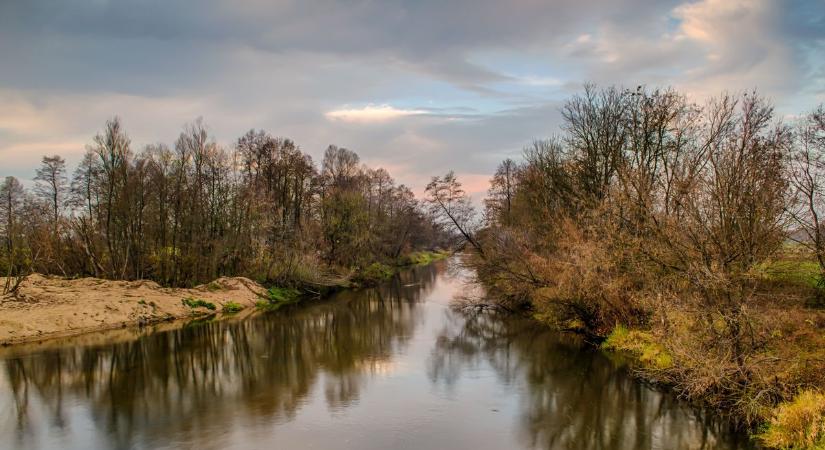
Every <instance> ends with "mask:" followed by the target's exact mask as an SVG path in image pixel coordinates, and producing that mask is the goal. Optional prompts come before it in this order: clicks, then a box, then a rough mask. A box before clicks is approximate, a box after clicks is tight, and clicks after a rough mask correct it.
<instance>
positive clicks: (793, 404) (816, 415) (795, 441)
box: [758, 391, 825, 450]
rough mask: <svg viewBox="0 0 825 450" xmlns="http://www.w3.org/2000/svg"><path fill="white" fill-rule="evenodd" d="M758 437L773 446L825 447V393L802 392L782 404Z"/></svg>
mask: <svg viewBox="0 0 825 450" xmlns="http://www.w3.org/2000/svg"><path fill="white" fill-rule="evenodd" d="M758 438H759V440H760V441H762V443H763V444H764V445H766V446H768V447H773V448H781V449H812V450H823V449H825V394H821V393H818V392H814V391H802V392H801V393H799V395H797V396H796V397H795V398H794V399H793V401H790V402H786V403H782V404H781V405H779V406H778V407H777V408H776V409H775V410H774V414H773V417H772V418H771V420H770V422H768V424H767V427H766V428H765V431H764V432H763V433H761V434H759V435H758Z"/></svg>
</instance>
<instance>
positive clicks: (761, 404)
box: [427, 85, 825, 421]
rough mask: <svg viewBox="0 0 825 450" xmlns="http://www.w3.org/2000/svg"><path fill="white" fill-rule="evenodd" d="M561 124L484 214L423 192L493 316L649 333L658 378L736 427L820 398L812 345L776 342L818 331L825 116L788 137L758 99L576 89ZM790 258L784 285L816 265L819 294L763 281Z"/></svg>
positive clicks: (441, 184) (437, 183)
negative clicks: (516, 313)
mask: <svg viewBox="0 0 825 450" xmlns="http://www.w3.org/2000/svg"><path fill="white" fill-rule="evenodd" d="M561 114H562V118H563V126H562V130H561V133H560V134H559V135H557V136H555V137H552V138H550V139H546V140H539V141H535V142H533V143H532V144H530V145H529V146H528V147H526V148H525V149H524V152H523V157H522V160H521V161H518V162H517V161H514V160H511V159H507V160H505V161H503V162H502V163H501V164H500V165H499V167H498V169H497V170H496V172H495V175H494V176H493V178H492V180H491V184H490V189H489V192H488V195H487V198H486V199H485V201H484V208H483V214H481V215H480V216H479V215H478V214H475V211H474V209H473V207H472V204H471V202H469V201H468V199H467V196H466V194H465V193H464V192H463V191H462V190H461V185H460V182H459V180H458V179H457V178H456V177H455V175H454V174H453V173H448V174H447V175H446V176H439V177H434V178H433V180H432V182H431V183H430V185H429V186H428V188H427V196H428V200H429V202H430V204H431V205H434V206H435V208H436V210H437V212H438V214H440V215H439V216H437V217H440V219H441V220H442V221H443V222H445V223H450V224H451V226H453V227H454V228H455V229H457V230H458V232H459V233H460V234H461V235H463V236H464V237H465V240H466V242H467V243H468V244H469V246H470V247H472V248H475V249H476V251H475V252H474V254H475V256H474V257H473V258H472V265H473V266H474V267H475V269H476V270H477V272H478V276H479V279H480V280H481V281H482V282H483V283H484V284H485V285H486V286H487V288H488V292H489V293H490V294H491V295H493V296H494V297H495V298H496V299H497V301H498V302H499V305H500V306H502V307H505V308H508V309H516V308H528V309H530V310H532V311H533V312H534V314H535V315H536V316H537V317H540V318H541V319H542V320H545V321H548V322H551V323H553V324H555V325H557V326H558V327H560V328H562V329H572V330H576V331H578V332H581V333H584V334H585V335H587V336H590V337H591V338H593V339H595V340H597V341H598V340H601V339H603V338H604V337H606V336H608V335H609V334H610V333H611V331H613V330H614V329H615V328H616V327H617V326H622V327H628V328H632V329H639V330H646V331H645V333H647V332H649V333H650V334H651V335H652V336H653V337H651V338H650V345H651V348H656V349H661V351H662V352H663V353H667V358H666V359H662V361H663V362H662V364H661V365H662V367H658V368H657V369H659V370H656V371H655V372H656V373H655V376H656V377H657V378H658V379H659V380H666V381H669V382H673V383H675V384H676V385H677V387H678V388H679V389H680V392H682V393H684V394H686V395H688V396H690V397H693V398H703V399H711V400H712V402H714V404H716V405H717V406H721V407H723V408H725V409H726V410H727V411H728V412H733V413H734V415H736V416H737V417H738V418H744V419H745V420H746V421H754V420H759V419H764V418H765V414H766V413H765V411H766V409H764V408H765V407H766V405H767V407H769V406H772V405H774V404H775V402H777V401H779V400H781V399H787V398H789V396H791V395H792V394H793V393H794V392H795V391H796V390H797V389H799V388H801V387H803V386H810V385H813V386H821V385H822V384H823V382H825V379H823V378H822V375H821V373H822V370H821V369H822V365H821V363H817V361H820V359H817V358H819V356H811V355H810V354H809V352H808V351H811V350H812V349H814V348H818V347H816V345H818V344H815V345H814V347H811V344H810V342H808V341H804V342H808V343H807V344H804V345H807V346H808V347H807V348H804V345H803V344H800V345H803V348H802V349H801V350H800V348H795V349H790V350H789V349H787V348H783V347H782V346H783V345H784V346H786V347H788V348H790V345H791V344H789V343H788V342H791V341H790V340H787V341H785V342H784V343H783V341H782V340H778V339H777V336H778V335H781V334H782V333H785V334H787V333H789V332H790V333H796V332H797V331H794V330H801V329H802V327H803V326H808V325H806V324H805V323H799V322H803V321H806V320H807V322H810V323H811V324H815V323H819V322H817V321H818V320H819V319H816V317H818V316H815V314H816V312H815V310H811V309H810V308H809V306H811V305H812V304H813V305H816V304H818V303H817V302H821V300H818V299H821V298H822V292H823V290H822V289H823V288H824V287H825V283H823V280H825V235H824V234H823V231H825V227H823V223H822V217H823V214H825V160H823V157H825V107H823V106H820V107H819V108H818V109H817V110H815V111H814V112H811V113H809V114H807V115H804V116H802V117H800V118H798V119H793V120H791V121H788V122H785V121H783V120H781V119H780V118H779V117H778V115H777V114H776V112H775V111H774V108H773V106H772V105H771V104H770V103H769V102H768V101H766V100H765V99H764V98H763V97H761V96H760V95H758V93H756V92H746V93H741V94H738V95H733V94H724V95H722V96H720V97H717V98H715V99H712V100H710V101H708V102H707V103H706V104H696V103H695V102H692V101H690V100H689V99H688V98H687V97H686V96H685V95H683V94H681V93H679V92H677V91H675V90H672V89H648V88H645V87H639V88H637V89H624V88H617V87H606V88H605V87H597V86H593V85H587V86H586V87H585V88H584V91H583V92H582V93H579V94H577V95H574V96H572V97H571V98H570V99H568V100H567V101H566V102H565V103H564V105H563V107H562V109H561ZM789 253H793V254H795V255H803V256H802V257H801V259H800V260H796V259H795V260H793V261H791V263H790V265H789V266H787V267H790V269H789V270H791V271H793V270H798V267H800V266H799V261H803V262H804V261H816V263H815V265H816V267H817V269H815V273H814V277H815V278H817V279H818V282H814V283H813V284H814V285H812V286H796V285H794V286H790V285H781V283H778V282H772V280H776V279H778V278H779V277H780V276H779V275H775V274H772V273H771V272H769V269H770V267H771V265H772V264H774V263H775V262H776V261H777V260H781V259H782V258H785V257H787V254H789ZM789 299H791V300H789ZM797 299H799V301H797ZM804 302H806V303H804ZM812 302H813V303H812ZM803 303H804V304H803ZM772 308H779V309H782V308H784V310H782V313H777V312H776V311H775V310H772ZM771 311H773V312H771ZM789 311H801V312H799V315H800V316H799V317H794V320H796V322H794V321H793V320H791V319H789V317H793V316H792V314H797V313H796V312H793V313H792V312H789ZM800 317H802V318H800ZM806 318H807V319H806ZM782 320H785V321H786V322H781V321H782ZM812 326H813V325H812ZM814 328H815V327H814ZM777 330H785V331H784V332H780V331H777ZM788 330H791V331H788ZM777 333H779V334H777ZM645 335H647V334H645ZM806 339H807V338H806ZM800 342H802V341H800ZM793 345H796V344H793ZM657 351H658V350H657ZM783 352H785V353H783ZM805 355H808V356H805ZM809 356H810V358H808V357H809ZM785 357H787V358H788V359H784V358H785ZM799 358H803V359H804V358H808V359H805V360H804V361H803V360H801V359H799ZM665 366H667V367H665ZM789 367H790V369H787V370H789V371H791V372H790V373H788V371H786V368H789Z"/></svg>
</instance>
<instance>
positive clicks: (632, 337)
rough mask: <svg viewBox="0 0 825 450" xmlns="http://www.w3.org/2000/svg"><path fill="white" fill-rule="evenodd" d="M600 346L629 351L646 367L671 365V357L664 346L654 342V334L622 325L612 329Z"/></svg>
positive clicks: (658, 367)
mask: <svg viewBox="0 0 825 450" xmlns="http://www.w3.org/2000/svg"><path fill="white" fill-rule="evenodd" d="M602 348H603V349H605V350H613V351H621V352H627V353H630V354H632V355H633V356H634V357H635V358H636V359H637V360H638V361H639V362H640V363H641V364H642V365H643V366H644V367H645V368H648V369H658V370H662V369H668V368H670V367H672V366H673V357H672V356H671V355H670V353H668V351H667V349H665V347H664V346H662V345H661V344H659V343H657V342H656V338H655V336H653V335H652V334H651V333H648V332H645V331H640V330H630V329H628V328H626V327H624V326H622V325H618V326H616V328H614V329H613V332H611V333H610V335H609V336H608V337H607V339H605V341H604V342H603V343H602Z"/></svg>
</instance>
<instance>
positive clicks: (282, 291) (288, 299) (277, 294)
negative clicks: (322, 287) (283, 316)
mask: <svg viewBox="0 0 825 450" xmlns="http://www.w3.org/2000/svg"><path fill="white" fill-rule="evenodd" d="M300 296H301V291H299V290H297V289H293V288H285V287H280V286H272V287H271V288H269V290H268V291H267V297H268V299H267V300H258V302H257V303H255V306H256V307H258V308H260V309H267V310H276V309H278V308H280V307H281V306H284V305H288V304H291V303H295V302H297V301H298V300H299V298H300Z"/></svg>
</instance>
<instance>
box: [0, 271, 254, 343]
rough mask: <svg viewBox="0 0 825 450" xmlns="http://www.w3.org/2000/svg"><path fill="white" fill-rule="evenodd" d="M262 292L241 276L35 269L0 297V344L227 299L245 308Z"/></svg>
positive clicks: (175, 314) (155, 317)
mask: <svg viewBox="0 0 825 450" xmlns="http://www.w3.org/2000/svg"><path fill="white" fill-rule="evenodd" d="M0 281H2V279H0ZM265 295H266V289H265V288H263V287H262V286H261V285H259V284H257V283H255V282H254V281H252V280H250V279H248V278H242V277H233V278H219V279H217V280H215V281H213V282H211V283H208V284H205V285H201V286H198V287H196V288H193V289H171V288H163V287H161V286H160V285H158V284H157V283H155V282H152V281H109V280H102V279H98V278H81V279H76V280H67V279H63V278H59V277H47V276H43V275H37V274H35V275H32V276H30V277H28V278H27V279H26V280H25V281H24V282H23V284H22V285H21V286H20V289H19V291H18V293H17V295H16V296H11V295H6V296H3V297H0V344H2V345H8V344H16V343H21V342H32V341H41V340H46V339H54V338H61V337H67V336H74V335H78V334H82V333H88V332H91V331H99V330H107V329H113V328H122V327H129V326H136V325H144V324H150V323H157V322H161V321H165V320H172V319H182V318H187V317H195V316H198V315H203V314H207V313H212V312H220V311H221V310H222V309H223V305H225V304H226V303H228V302H235V303H238V304H240V305H241V306H243V307H244V308H251V307H254V306H255V303H256V302H257V301H258V300H260V299H261V298H262V297H261V296H265ZM185 298H192V299H202V300H204V301H206V302H210V303H212V304H214V305H215V307H216V308H215V311H210V310H208V309H207V308H205V307H196V308H191V307H189V306H186V305H184V303H183V301H182V300H183V299H185Z"/></svg>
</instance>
